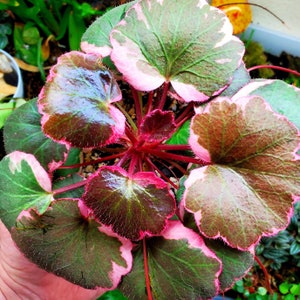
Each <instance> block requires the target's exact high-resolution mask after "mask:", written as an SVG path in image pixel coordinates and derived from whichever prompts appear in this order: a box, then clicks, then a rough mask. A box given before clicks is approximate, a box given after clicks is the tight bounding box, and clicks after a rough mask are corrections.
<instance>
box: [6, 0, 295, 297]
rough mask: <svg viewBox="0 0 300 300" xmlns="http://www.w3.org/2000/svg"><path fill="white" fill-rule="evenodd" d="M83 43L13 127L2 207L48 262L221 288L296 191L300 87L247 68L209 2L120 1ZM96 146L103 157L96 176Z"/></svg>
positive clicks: (90, 281)
mask: <svg viewBox="0 0 300 300" xmlns="http://www.w3.org/2000/svg"><path fill="white" fill-rule="evenodd" d="M81 47H82V49H83V51H84V52H79V51H72V52H70V53H67V54H65V55H63V56H61V57H60V58H59V60H58V62H57V64H56V65H55V66H54V67H53V68H52V69H51V71H50V75H49V77H48V79H47V83H46V85H45V86H44V88H43V90H42V91H41V93H40V95H39V99H38V101H36V100H32V101H30V102H29V103H28V104H26V105H24V106H22V107H21V108H19V109H18V110H16V111H15V112H14V113H13V114H12V116H11V117H10V118H9V119H8V121H7V122H6V125H5V127H4V135H5V142H6V150H7V152H8V153H9V154H8V155H7V156H6V157H5V158H4V159H3V160H2V161H1V163H0V174H1V175H2V176H3V179H2V180H1V182H0V191H1V198H0V217H1V219H2V220H3V222H4V224H5V225H6V226H7V228H8V229H9V230H10V231H11V233H12V237H13V239H14V241H15V242H16V244H17V245H18V247H19V248H20V249H21V250H22V251H23V252H24V254H25V255H26V256H27V257H28V258H29V259H30V260H32V261H33V262H35V263H36V264H37V265H39V266H40V267H42V268H44V269H45V270H47V271H48V272H52V273H54V274H56V275H58V276H61V277H63V278H65V279H67V280H69V281H71V282H73V283H76V284H77V285H80V286H82V287H85V288H89V289H94V288H98V289H100V290H101V291H102V292H105V291H107V290H112V289H115V288H117V287H118V288H119V289H120V290H121V291H122V292H123V293H124V295H126V296H127V297H129V298H130V299H145V298H148V299H170V298H172V297H173V298H176V299H206V298H211V297H213V296H215V295H217V294H218V293H222V292H224V291H226V290H227V289H228V288H230V287H231V286H232V285H233V284H234V282H235V281H236V280H237V279H239V278H241V277H242V276H243V275H244V274H245V273H246V272H247V271H248V270H249V268H250V267H251V266H252V264H253V261H254V247H255V245H256V244H257V243H258V242H259V240H260V238H261V237H262V236H268V235H273V234H275V233H277V232H278V231H279V230H281V229H283V228H285V227H286V226H287V225H288V222H289V219H290V217H291V214H292V204H293V202H294V201H296V200H297V199H298V198H299V196H300V191H299V185H300V166H299V156H298V155H297V154H296V152H297V151H298V149H299V136H298V134H299V131H298V129H297V127H296V126H299V123H298V122H299V120H298V118H297V111H299V106H297V103H299V98H300V92H299V90H298V89H296V88H294V87H291V86H289V85H287V84H285V83H282V82H280V81H260V80H251V79H250V77H249V75H248V72H247V70H245V67H244V65H243V63H242V56H243V53H244V46H243V44H242V42H241V41H240V40H239V39H238V38H236V37H234V36H232V27H231V25H230V23H229V21H228V19H227V18H226V16H225V15H224V13H223V12H221V11H220V10H218V9H216V8H213V7H211V6H209V5H208V4H207V3H206V2H205V1H199V0H197V1H196V0H189V1H173V0H163V1H162V0H147V1H146V0H141V1H134V2H133V3H129V4H125V5H123V6H120V7H117V8H115V9H113V10H111V11H109V12H108V13H107V14H105V15H104V16H103V17H101V18H99V19H98V20H96V21H95V22H94V23H93V24H92V25H91V26H90V28H89V29H88V30H87V31H86V33H85V34H84V36H83V39H82V44H81ZM108 65H109V66H110V69H108V68H107V66H108ZM130 93H131V94H130ZM286 103H289V104H290V105H289V106H288V108H287V107H286V106H285V104H286ZM174 105H175V107H174ZM128 108H130V109H132V108H134V114H132V113H129V112H128ZM279 112H280V113H283V114H284V115H285V116H283V115H280V114H279ZM292 122H294V123H295V124H293V123H292ZM28 140H30V144H29V143H28ZM86 148H89V149H97V151H99V153H100V157H99V159H98V160H96V161H95V163H97V164H98V163H102V164H104V165H102V166H101V167H99V169H98V170H97V171H96V172H95V173H94V174H92V175H91V176H90V177H88V178H84V177H83V176H82V173H81V172H80V171H79V173H78V172H77V171H78V168H79V167H83V166H84V165H86V162H83V163H81V164H80V163H78V158H77V157H76V156H78V155H76V153H77V154H78V152H80V149H86ZM74 153H75V155H74ZM88 163H90V162H88ZM70 164H71V165H72V166H70ZM71 167H73V168H74V170H75V171H70V168H71ZM62 170H63V171H64V172H67V174H66V173H64V174H62ZM66 170H67V171H66ZM8 187H9V189H8ZM11 190H13V191H14V193H11Z"/></svg>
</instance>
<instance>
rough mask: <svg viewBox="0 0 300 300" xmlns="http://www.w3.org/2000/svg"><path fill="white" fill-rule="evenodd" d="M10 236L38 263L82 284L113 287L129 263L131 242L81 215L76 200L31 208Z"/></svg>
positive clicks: (126, 271) (127, 270)
mask: <svg viewBox="0 0 300 300" xmlns="http://www.w3.org/2000/svg"><path fill="white" fill-rule="evenodd" d="M12 237H13V239H14V241H15V242H16V244H17V245H18V247H19V248H20V249H21V250H22V251H23V252H24V254H25V255H26V257H27V258H29V259H30V260H31V261H33V262H34V263H36V264H37V265H38V266H40V267H41V268H43V269H45V270H46V271H48V272H52V273H54V274H56V275H58V276H61V277H63V278H65V279H67V280H69V281H71V282H73V283H75V284H77V285H80V286H82V287H84V288H89V289H92V288H96V287H100V288H101V289H102V290H103V291H107V290H110V289H114V288H116V287H117V285H118V284H119V281H120V279H121V276H122V275H124V274H126V273H128V272H129V270H130V268H131V264H132V256H131V249H132V244H131V242H130V241H128V240H126V239H124V238H121V237H118V236H117V235H116V234H114V233H112V232H111V231H110V230H109V229H107V228H105V227H103V226H100V225H99V224H98V223H96V222H95V221H92V220H87V219H84V218H83V217H82V216H81V214H80V211H79V209H78V205H77V201H68V200H60V201H57V202H54V203H53V204H52V206H51V208H50V209H49V210H48V211H46V212H45V213H44V214H43V215H41V216H38V215H37V214H36V213H35V212H34V211H33V210H31V211H30V212H29V215H27V216H23V217H22V218H21V219H20V220H19V221H18V222H17V224H16V227H15V228H14V229H13V230H12Z"/></svg>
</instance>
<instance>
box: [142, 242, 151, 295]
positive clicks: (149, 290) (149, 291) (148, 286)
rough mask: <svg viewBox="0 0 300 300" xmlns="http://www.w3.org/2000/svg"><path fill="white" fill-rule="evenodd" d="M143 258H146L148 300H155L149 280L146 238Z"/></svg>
mask: <svg viewBox="0 0 300 300" xmlns="http://www.w3.org/2000/svg"><path fill="white" fill-rule="evenodd" d="M143 256H144V270H145V282H146V290H147V295H148V300H153V297H152V292H151V283H150V278H149V266H148V253H147V244H146V238H143Z"/></svg>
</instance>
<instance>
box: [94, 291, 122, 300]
mask: <svg viewBox="0 0 300 300" xmlns="http://www.w3.org/2000/svg"><path fill="white" fill-rule="evenodd" d="M127 299H128V298H126V297H125V296H124V295H123V294H122V293H121V292H120V291H119V290H113V291H108V292H106V293H104V294H103V295H102V296H101V297H99V298H98V299H97V300H127Z"/></svg>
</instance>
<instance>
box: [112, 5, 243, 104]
mask: <svg viewBox="0 0 300 300" xmlns="http://www.w3.org/2000/svg"><path fill="white" fill-rule="evenodd" d="M111 44H112V46H113V49H112V52H111V59H112V60H113V62H114V63H115V65H116V67H117V68H118V70H119V71H120V72H121V73H123V75H124V77H125V79H126V80H127V81H128V82H129V83H130V84H131V85H132V86H134V87H135V88H136V89H138V90H143V91H144V90H146V91H150V90H153V89H156V88H158V87H159V86H160V85H161V84H162V83H163V82H165V81H167V82H169V81H170V82H171V84H172V86H173V87H174V89H175V91H176V92H177V93H178V94H179V95H180V96H181V97H182V98H183V99H184V100H185V101H192V100H194V101H204V100H207V99H208V98H209V97H211V96H212V95H216V94H219V93H220V92H221V91H222V90H224V88H226V86H227V85H228V84H229V83H230V81H231V79H232V77H233V73H234V71H235V70H236V69H237V68H238V66H239V65H240V62H241V59H242V56H243V53H244V46H243V44H242V42H241V41H239V40H238V39H237V38H236V37H234V36H232V26H231V24H230V22H229V20H228V19H227V17H226V16H225V14H224V13H223V12H221V11H220V10H218V9H216V8H214V7H212V6H210V5H208V4H207V2H206V1H204V0H188V1H173V0H164V1H161V0H149V1H139V2H137V4H135V5H133V6H132V8H131V9H129V10H128V12H127V14H126V16H125V18H124V19H123V20H122V21H121V22H120V23H119V25H117V26H116V27H115V28H114V30H113V31H112V33H111Z"/></svg>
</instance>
